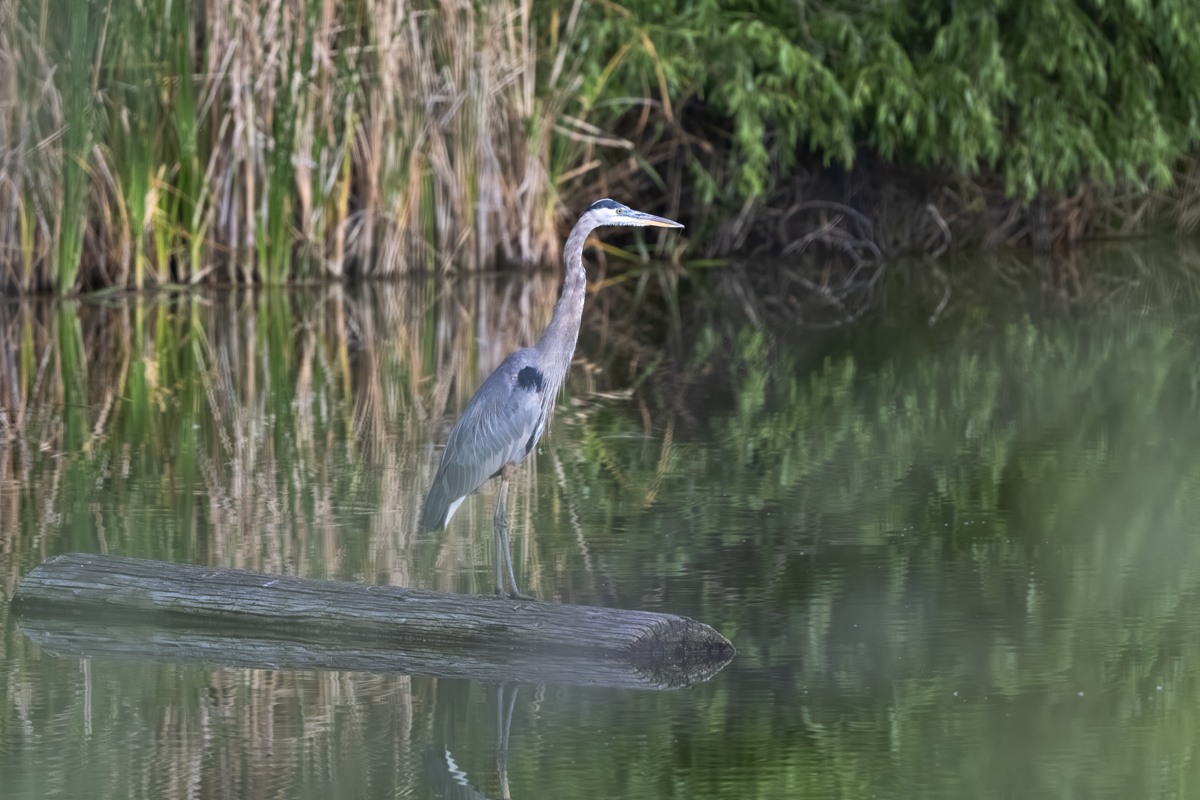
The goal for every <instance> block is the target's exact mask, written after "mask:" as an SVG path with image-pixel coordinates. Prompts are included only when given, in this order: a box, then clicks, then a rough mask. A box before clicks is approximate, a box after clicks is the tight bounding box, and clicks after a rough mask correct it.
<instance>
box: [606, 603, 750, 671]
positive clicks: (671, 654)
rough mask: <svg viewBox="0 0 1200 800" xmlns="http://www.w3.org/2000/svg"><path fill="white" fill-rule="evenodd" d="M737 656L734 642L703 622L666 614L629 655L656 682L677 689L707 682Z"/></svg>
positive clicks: (630, 650)
mask: <svg viewBox="0 0 1200 800" xmlns="http://www.w3.org/2000/svg"><path fill="white" fill-rule="evenodd" d="M735 655H737V650H736V649H734V646H733V643H732V642H730V641H729V640H728V639H726V638H725V637H724V636H722V635H721V634H720V633H718V632H717V631H716V630H714V629H713V628H711V627H710V626H708V625H705V624H704V623H703V622H698V621H696V620H694V619H691V618H689V617H678V616H664V617H663V618H662V619H661V621H659V622H656V623H655V624H653V625H651V626H650V627H649V628H648V629H647V630H646V632H645V633H644V634H643V635H642V636H640V637H639V638H638V639H637V640H636V641H635V642H634V643H633V644H632V645H631V646H630V648H629V651H628V653H627V658H628V659H629V661H630V663H631V664H633V666H634V667H635V668H636V669H637V670H638V671H639V672H640V673H642V674H643V675H645V676H646V677H647V679H649V680H651V681H653V682H654V683H655V684H658V685H660V686H663V687H664V688H676V687H683V686H691V685H692V684H696V683H703V682H704V681H706V680H708V679H709V678H711V677H712V676H713V675H716V674H717V673H718V672H720V671H721V670H722V669H724V667H725V665H726V664H728V663H729V662H730V661H732V660H733V657H734V656H735Z"/></svg>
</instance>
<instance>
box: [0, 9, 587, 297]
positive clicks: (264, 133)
mask: <svg viewBox="0 0 1200 800" xmlns="http://www.w3.org/2000/svg"><path fill="white" fill-rule="evenodd" d="M67 6H68V7H67V8H66V9H65V10H64V9H63V8H61V7H56V6H54V5H52V4H51V3H50V2H49V0H0V22H3V25H0V28H2V29H3V30H0V65H3V66H5V67H7V69H4V70H0V73H3V74H4V76H5V77H4V78H0V80H3V81H4V85H3V87H0V88H3V89H4V90H5V92H6V94H5V95H4V96H5V98H6V100H5V102H3V103H0V242H4V243H5V245H4V246H3V247H2V248H0V283H2V284H3V285H4V286H6V287H9V288H16V289H20V290H23V291H33V290H38V289H55V290H57V291H59V292H73V291H77V290H79V289H81V288H87V287H99V286H106V285H119V286H130V287H142V286H144V285H147V284H151V283H156V284H163V283H193V282H198V281H202V280H208V281H219V282H228V283H234V284H242V283H279V282H283V281H288V280H296V279H313V278H321V277H326V276H341V275H343V274H346V273H347V272H351V271H356V272H358V273H360V274H364V275H374V274H396V273H403V272H406V271H408V270H409V269H412V268H414V267H437V268H439V269H451V268H467V269H470V268H477V267H480V266H486V265H491V264H494V263H496V262H497V261H500V260H503V261H510V262H521V263H535V262H542V261H546V260H549V259H552V258H554V257H555V256H556V254H557V252H558V248H559V246H560V245H559V239H558V236H557V233H556V224H557V216H558V215H557V212H556V202H555V199H556V196H557V195H556V191H557V189H556V186H555V183H554V176H553V174H552V171H551V169H550V167H549V164H550V153H551V148H550V146H549V141H550V139H551V138H552V137H553V136H554V126H555V124H556V122H557V117H558V115H559V114H561V111H562V109H563V108H564V107H565V105H566V104H567V103H568V102H569V100H570V92H571V91H573V90H574V88H575V87H576V86H577V85H578V82H577V81H574V80H572V79H571V77H570V74H569V73H570V70H569V69H564V68H562V67H561V62H562V61H563V59H562V58H561V57H560V58H558V62H559V68H558V69H556V70H555V71H554V72H553V74H552V75H549V76H548V77H541V76H540V75H539V65H540V64H542V63H543V59H544V58H545V54H544V53H543V52H542V50H543V49H544V48H545V47H546V42H548V41H549V42H552V43H553V46H554V47H555V48H567V47H568V46H569V44H570V41H571V32H572V30H573V28H574V26H575V24H576V22H577V19H578V15H573V16H572V17H571V18H570V19H569V20H568V21H567V22H560V21H559V19H558V18H557V17H554V19H553V21H552V22H546V21H542V22H539V21H538V20H537V19H535V18H534V15H533V10H532V7H531V5H530V4H529V3H528V2H521V1H520V0H515V1H514V0H488V1H487V2H483V3H475V4H463V5H460V4H449V3H434V2H402V3H399V4H391V3H384V2H382V0H359V2H351V3H336V2H333V0H259V1H258V2H253V3H229V4H217V5H216V6H212V7H208V8H207V9H205V10H204V11H203V13H202V12H201V11H200V10H198V9H197V8H196V7H194V6H191V5H189V4H186V3H170V2H166V0H148V1H147V2H146V3H143V4H121V3H113V4H110V5H107V6H104V7H103V8H97V7H95V5H94V4H89V3H87V2H84V0H67ZM64 13H65V16H66V17H67V20H66V23H67V24H65V25H56V24H51V23H52V22H54V20H55V17H56V15H62V14H64ZM550 25H553V26H555V28H554V30H553V31H548V30H546V29H547V27H548V26H550ZM60 28H61V31H62V32H59V31H60ZM548 52H549V54H550V55H551V56H553V55H555V53H556V51H555V50H550V51H548ZM562 52H565V50H564V51H562Z"/></svg>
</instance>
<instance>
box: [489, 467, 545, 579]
mask: <svg viewBox="0 0 1200 800" xmlns="http://www.w3.org/2000/svg"><path fill="white" fill-rule="evenodd" d="M515 469H516V467H515V465H514V464H505V465H504V467H502V468H501V470H500V496H499V498H498V499H497V501H496V516H495V518H494V519H493V530H494V533H495V539H496V594H498V595H505V594H507V595H508V596H509V597H511V598H513V599H515V600H533V599H535V598H533V597H531V596H530V595H527V594H522V593H521V590H520V589H518V588H517V576H516V575H515V574H514V573H513V562H512V547H511V546H510V544H509V540H508V481H509V478H511V477H512V474H513V472H514V471H515ZM505 570H507V571H508V585H509V586H510V587H512V588H511V590H510V591H507V592H506V591H504V571H505Z"/></svg>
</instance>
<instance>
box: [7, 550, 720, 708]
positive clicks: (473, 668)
mask: <svg viewBox="0 0 1200 800" xmlns="http://www.w3.org/2000/svg"><path fill="white" fill-rule="evenodd" d="M13 605H14V607H15V608H16V609H17V611H18V613H19V615H20V621H21V626H22V628H23V629H24V630H25V631H26V633H27V634H28V635H29V636H30V637H31V638H33V639H34V640H35V641H37V642H39V643H40V644H41V645H43V646H44V647H47V648H49V649H51V650H55V651H58V652H64V653H71V654H73V655H88V654H95V655H102V654H108V655H122V656H132V657H137V658H150V659H155V660H170V661H205V662H208V663H222V664H229V665H232V666H240V667H264V668H287V669H347V670H363V671H399V672H406V673H414V674H429V675H443V676H449V677H467V678H475V679H480V680H504V681H510V680H515V681H524V682H535V683H584V684H589V683H599V684H603V685H629V686H640V687H642V688H654V687H658V688H664V687H671V686H681V685H687V684H690V683H695V682H697V681H698V680H705V679H707V678H708V677H710V676H711V675H712V674H714V673H715V672H716V671H717V670H719V669H720V668H721V667H722V666H724V664H725V663H727V662H728V661H729V659H730V658H732V656H733V654H734V650H733V646H732V645H731V644H730V643H729V641H728V640H727V639H725V638H724V637H723V636H721V635H720V634H719V633H717V632H716V631H714V630H713V629H712V628H710V627H709V626H707V625H704V624H703V623H700V622H697V621H695V620H692V619H688V618H686V617H678V616H674V615H670V614H657V613H652V612H647V611H626V610H620V609H611V608H590V607H584V606H567V605H558V604H553V603H541V602H527V601H514V600H508V599H497V598H492V597H482V596H475V595H457V594H447V593H443V592H431V591H425V590H418V589H406V588H401V587H396V586H370V585H365V584H358V583H348V582H343V581H322V580H311V579H305V578H294V577H288V576H284V575H269V574H265V573H258V572H247V571H245V570H235V569H217V568H210V567H196V566H190V565H182V564H171V563H167V562H161V561H148V560H144V559H134V558H120V557H116V556H104V555H83V554H71V555H63V556H55V557H53V558H50V559H47V560H46V561H45V562H43V563H42V564H40V565H38V566H37V567H35V568H34V569H33V570H32V571H30V573H29V574H28V575H26V576H25V577H24V578H23V579H22V580H21V583H20V585H19V587H18V590H17V593H16V595H15V596H14V598H13Z"/></svg>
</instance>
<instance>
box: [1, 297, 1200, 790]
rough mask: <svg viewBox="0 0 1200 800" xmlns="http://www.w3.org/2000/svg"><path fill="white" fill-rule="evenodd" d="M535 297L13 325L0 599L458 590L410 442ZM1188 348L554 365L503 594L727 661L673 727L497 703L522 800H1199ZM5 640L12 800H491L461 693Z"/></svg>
mask: <svg viewBox="0 0 1200 800" xmlns="http://www.w3.org/2000/svg"><path fill="white" fill-rule="evenodd" d="M555 277H556V276H553V275H547V276H546V278H545V280H544V281H542V280H541V279H535V280H533V281H532V282H522V283H520V284H517V283H512V284H508V283H501V284H497V285H492V284H488V283H478V282H473V283H471V284H470V285H468V286H465V287H463V293H462V294H452V293H439V292H438V291H437V290H436V289H435V286H434V284H432V283H430V284H420V283H409V284H402V285H399V286H397V287H372V288H367V289H364V290H363V292H362V293H361V294H351V295H344V294H342V292H341V290H331V291H327V292H318V293H314V294H305V295H300V294H259V295H251V294H242V295H190V294H183V295H177V296H156V297H150V298H145V299H142V300H137V301H131V302H128V303H125V302H117V301H113V302H112V303H110V304H60V305H56V306H53V307H51V306H20V307H15V306H14V307H9V308H8V309H7V310H6V311H5V318H4V320H3V330H2V332H0V334H2V335H3V337H4V338H5V341H4V348H3V352H4V353H5V355H4V356H3V357H4V358H6V359H8V360H7V361H6V362H5V364H4V365H3V366H4V369H3V375H2V376H0V383H2V384H3V385H2V389H3V396H4V398H5V404H6V408H7V409H8V414H7V418H6V425H7V428H6V430H5V436H6V442H7V445H6V446H7V449H6V450H5V451H4V453H3V460H2V462H0V463H2V465H3V467H2V468H3V470H4V473H3V475H2V482H0V502H2V504H3V509H4V513H3V516H2V518H0V520H2V521H0V549H2V550H3V552H4V553H5V555H4V556H0V569H2V573H0V574H2V575H3V578H2V579H0V580H2V581H3V586H4V589H5V593H6V595H8V594H11V592H12V590H13V588H14V587H15V585H16V581H17V580H18V578H19V576H20V575H21V574H22V573H23V572H25V571H27V570H28V569H29V568H30V567H32V566H33V565H34V564H35V563H37V562H38V561H39V560H40V559H41V558H43V557H44V556H46V555H48V554H51V553H55V552H61V551H66V550H83V551H88V550H107V551H109V552H113V553H121V554H125V555H137V556H146V557H157V558H168V559H172V560H177V561H188V562H193V563H219V564H227V565H233V566H244V567H250V568H256V569H267V570H276V571H282V572H288V573H294V574H304V575H313V576H330V577H343V578H352V579H359V580H366V581H376V582H384V581H386V582H393V583H400V584H410V585H424V586H431V587H436V588H443V589H451V590H456V591H487V590H488V588H489V580H490V575H489V574H488V572H489V570H488V567H487V564H488V554H487V553H486V551H485V548H486V547H487V546H488V542H489V540H490V512H489V509H490V504H489V502H488V498H487V497H485V498H483V499H478V500H473V501H471V502H469V503H468V504H467V505H465V506H464V508H463V509H462V510H461V511H460V514H461V515H464V518H465V520H467V521H466V522H459V523H458V524H456V525H455V526H452V530H451V531H449V532H447V533H446V534H443V535H442V536H441V537H438V538H435V539H423V538H417V537H414V536H413V535H412V533H411V532H412V531H413V529H414V528H415V516H414V515H415V513H416V508H417V505H418V504H419V499H420V494H421V492H422V490H423V489H424V487H425V486H426V485H427V482H428V480H429V477H430V470H431V468H432V464H433V463H434V461H435V459H434V455H435V454H434V453H433V451H432V450H431V447H430V444H429V443H430V442H431V441H436V440H438V438H439V434H441V433H443V432H444V428H443V427H442V426H444V425H445V424H446V420H447V418H448V417H450V416H451V415H452V412H453V411H454V410H455V409H457V408H458V407H460V406H461V404H462V402H463V401H464V400H465V398H464V397H463V396H462V394H461V393H462V392H469V391H470V390H471V388H472V387H473V386H474V385H475V384H476V382H477V380H478V377H479V374H480V373H483V372H486V371H487V370H488V369H489V368H490V366H491V365H492V364H494V363H495V361H496V360H498V359H499V358H500V357H501V356H502V354H503V352H506V351H507V350H508V349H511V347H512V346H513V345H515V344H518V343H519V342H521V341H525V342H527V341H530V340H531V338H532V336H534V335H535V334H536V331H537V330H538V329H539V328H540V325H541V324H542V323H543V322H544V319H542V318H539V317H538V316H537V315H538V314H541V313H543V312H542V311H541V310H540V309H548V307H549V304H548V303H547V302H544V301H545V300H546V299H547V298H546V296H548V297H550V298H552V297H553V294H554V291H555V289H556V284H555V280H554V279H555ZM521 292H527V293H530V296H529V297H526V298H525V300H526V301H527V305H524V304H522V303H521V302H520V299H521V298H519V297H516V296H513V295H515V294H519V293H521ZM542 295H545V296H542ZM513 307H528V308H529V309H531V310H532V309H539V310H537V311H531V312H530V313H529V314H528V315H524V316H520V317H519V322H520V326H521V327H520V330H516V329H514V328H513V322H514V320H513V316H512V314H511V312H510V311H509V309H511V308H513ZM14 309H15V310H14ZM465 309H472V313H475V314H478V315H479V317H480V319H481V320H482V321H480V322H478V323H475V324H471V323H469V322H467V321H466V320H467V319H468V318H469V316H470V315H468V314H466V313H465ZM972 320H976V321H975V322H972ZM585 325H586V323H585ZM493 331H506V332H507V333H506V335H505V336H498V335H494V334H493V333H492V332H493ZM1194 334H1195V331H1194V330H1193V329H1192V326H1191V324H1190V323H1188V322H1187V320H1186V319H1184V320H1181V318H1180V315H1178V314H1174V315H1172V314H1162V313H1158V312H1157V310H1153V311H1151V312H1149V313H1147V310H1146V309H1145V308H1143V307H1141V306H1138V305H1137V304H1135V303H1129V304H1125V305H1120V306H1117V307H1109V308H1106V309H1104V310H1101V311H1094V312H1093V313H1090V314H1088V315H1087V316H1086V317H1085V318H1082V319H1081V318H1080V315H1079V314H1078V313H1074V314H1068V315H1049V316H1046V315H1036V316H1034V315H1030V314H1026V313H1013V314H1011V315H1010V316H1008V317H1006V318H1004V319H1002V320H1001V319H999V317H998V315H993V316H992V317H989V318H988V319H987V321H986V322H983V323H979V322H978V321H977V317H972V315H971V314H970V313H963V314H960V315H957V316H955V317H953V318H947V319H944V320H942V321H941V322H939V323H938V324H937V325H935V326H934V327H933V328H932V329H929V328H927V327H925V326H924V324H923V323H922V324H921V325H919V326H901V325H897V324H894V323H891V322H888V321H886V320H882V321H879V322H877V323H871V324H867V325H864V326H862V327H860V328H857V329H855V331H853V332H851V333H849V334H836V335H828V336H825V337H817V335H816V334H813V333H811V332H808V333H805V334H803V338H802V339H801V338H798V337H796V336H794V335H793V334H792V333H789V332H783V331H779V330H773V331H770V332H763V331H760V330H757V329H755V328H753V327H752V326H746V325H741V324H739V323H735V322H731V321H729V320H714V321H711V322H709V323H707V324H706V325H702V326H700V328H699V329H698V331H697V333H696V335H695V337H694V339H695V346H694V348H692V349H691V350H690V351H689V352H688V353H685V354H683V356H684V357H683V359H681V360H682V361H683V362H686V363H687V365H688V369H687V370H686V371H685V372H680V373H677V374H673V375H669V376H664V375H662V374H660V375H658V379H659V380H661V383H659V384H655V383H653V382H648V383H645V384H643V385H641V387H640V388H639V389H638V390H637V391H636V392H635V393H634V395H633V396H632V397H629V396H628V393H627V392H625V391H624V390H625V389H626V388H627V387H625V386H623V385H612V384H610V383H607V382H606V380H607V379H606V378H605V375H606V374H615V373H616V372H617V371H618V370H617V366H616V364H615V360H614V359H616V358H617V356H614V354H613V351H614V349H617V348H614V346H613V343H612V341H610V342H609V343H608V346H607V347H606V348H605V349H600V348H597V347H596V343H595V341H594V340H592V341H591V346H592V347H593V348H595V349H592V350H589V349H588V348H589V343H588V341H587V340H586V339H585V342H584V344H583V352H582V355H583V357H584V358H585V359H591V360H592V362H593V363H592V364H591V365H590V366H591V369H583V370H576V371H575V373H574V377H573V379H572V381H571V383H570V384H569V386H568V394H569V397H568V399H567V401H566V402H565V403H564V404H563V405H562V406H560V410H559V414H558V417H557V419H556V420H555V425H554V429H553V431H552V432H551V434H550V435H549V437H547V439H546V440H545V441H544V442H543V445H542V447H541V448H540V452H539V453H538V456H537V459H536V461H535V462H534V463H532V464H531V465H530V469H529V472H528V473H527V475H526V477H525V479H524V480H522V481H518V483H517V485H516V487H514V488H518V489H519V490H520V491H518V493H517V497H516V498H514V499H515V500H516V506H515V509H514V510H515V511H516V519H515V520H514V532H515V534H516V538H515V540H514V546H516V547H518V548H519V550H518V552H517V554H516V558H517V562H518V564H519V565H523V566H524V568H525V570H526V571H527V580H528V583H529V585H530V586H531V588H533V589H535V590H536V591H537V592H538V593H539V594H541V595H542V596H543V597H547V598H553V599H559V600H564V601H575V602H587V603H611V604H617V605H622V606H627V607H642V608H661V609H664V610H670V611H673V612H678V613H684V614H688V615H691V616H695V617H697V618H699V619H702V620H704V621H706V622H709V623H710V624H713V625H715V626H716V627H718V628H719V629H720V630H721V631H722V632H723V633H725V634H726V635H727V636H729V637H730V638H731V639H732V640H733V641H734V643H735V644H736V645H737V646H738V648H739V656H738V658H737V659H735V661H734V662H733V664H732V665H731V666H730V667H728V668H727V669H726V670H725V671H724V672H723V673H721V674H720V675H719V676H717V677H716V678H715V679H713V680H712V681H710V682H709V683H706V684H703V685H701V686H699V687H696V688H693V689H691V690H688V691H684V692H669V693H641V692H637V693H628V692H624V693H623V692H606V691H600V690H586V689H570V688H560V687H525V688H523V689H522V690H521V691H520V692H519V693H518V695H517V698H518V699H517V701H516V703H515V704H514V705H513V709H514V712H513V717H512V722H511V731H510V738H509V741H508V748H509V749H508V753H507V761H506V767H507V771H506V774H505V776H503V777H504V779H506V781H507V784H508V788H509V790H510V791H511V793H512V796H514V797H520V796H554V797H579V796H585V795H586V796H604V797H675V796H688V797H717V796H727V795H729V794H731V793H733V792H737V793H738V794H739V795H743V796H772V797H783V796H798V795H803V796H812V797H822V796H842V797H859V796H864V795H868V794H875V795H879V796H931V795H940V796H974V795H980V794H993V795H1014V794H1021V795H1034V796H1047V795H1048V796H1061V795H1066V794H1077V795H1082V796H1093V797H1094V796H1122V797H1125V796H1155V795H1160V794H1168V795H1169V794H1176V795H1190V794H1191V793H1193V792H1194V791H1195V790H1196V784H1197V782H1198V781H1200V764H1197V761H1196V756H1195V753H1197V752H1200V741H1198V737H1197V732H1198V731H1200V710H1198V709H1200V705H1198V704H1197V703H1196V691H1197V685H1198V680H1197V678H1198V675H1200V670H1198V668H1197V667H1196V664H1200V638H1197V637H1196V636H1195V635H1194V631H1195V630H1196V626H1197V623H1198V622H1200V552H1198V551H1200V540H1198V538H1197V533H1198V531H1197V527H1198V523H1197V520H1200V380H1198V379H1197V377H1196V369H1195V359H1194V351H1195V346H1194V341H1195V335H1194ZM493 351H495V352H493ZM606 368H607V370H608V371H607V372H606ZM665 371H666V370H665V368H664V369H662V370H660V373H661V372H665ZM681 385H684V386H688V387H690V388H689V390H688V391H686V392H681V391H679V390H678V387H679V386H681ZM614 392H616V393H617V394H618V395H619V398H618V399H617V400H612V399H611V397H612V394H613V393H614ZM643 408H645V413H644V414H643V413H642V409H643ZM0 615H3V616H2V618H3V620H4V637H3V657H2V658H0V690H2V691H3V697H4V707H3V711H2V712H0V785H3V786H5V789H6V796H10V795H11V796H17V797H21V796H27V797H47V796H54V795H56V794H59V795H70V794H78V793H81V792H83V791H86V792H88V793H89V794H90V795H93V796H97V797H163V796H176V795H184V794H192V793H196V792H199V794H200V795H201V796H210V795H216V794H222V793H232V794H234V795H238V796H256V795H260V794H267V793H283V794H288V795H295V794H311V795H313V796H394V795H395V794H397V793H408V792H412V793H415V795H416V796H430V795H431V794H432V793H433V792H434V791H435V788H436V787H437V785H438V784H437V781H436V780H435V779H434V778H433V777H432V776H431V774H430V768H429V766H428V765H429V754H430V753H431V752H432V753H434V754H436V753H438V752H440V751H442V750H446V749H448V750H450V752H451V753H452V755H453V757H454V759H455V760H456V763H457V764H458V765H459V766H460V767H461V768H462V769H463V770H464V771H465V773H466V775H467V776H468V778H469V780H471V781H472V783H473V784H474V785H475V786H476V787H477V788H479V789H481V790H482V792H483V793H484V794H486V795H489V796H496V795H500V794H501V793H502V791H501V780H502V776H501V775H499V774H497V768H496V765H497V746H498V744H497V738H496V737H497V714H498V711H499V710H500V707H501V706H506V705H507V702H506V701H505V700H504V699H503V698H500V697H498V696H497V693H496V691H495V689H494V688H492V687H487V686H480V685H473V684H467V683H463V682H457V681H445V680H442V681H436V680H433V679H428V678H422V677H420V676H394V675H359V674H313V673H288V672H269V671H239V670H231V669H215V668H209V667H204V666H195V667H180V666H156V665H151V664H142V663H120V662H113V661H107V660H92V661H78V660H66V659H56V658H53V657H52V656H50V655H49V654H46V653H41V652H38V651H37V650H36V648H34V647H33V646H32V645H31V644H30V643H29V642H28V640H26V639H25V638H24V637H23V636H22V635H21V633H20V630H19V628H18V627H17V625H16V621H15V620H14V619H13V618H12V617H11V615H10V614H9V612H8V609H7V607H5V608H3V610H0Z"/></svg>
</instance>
